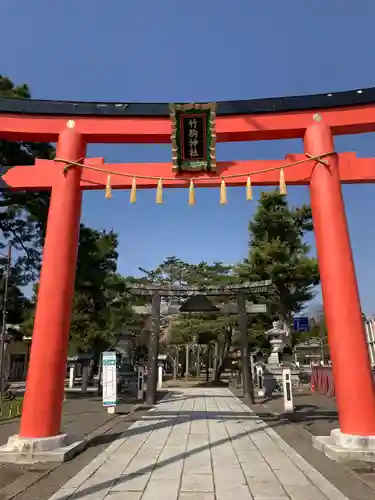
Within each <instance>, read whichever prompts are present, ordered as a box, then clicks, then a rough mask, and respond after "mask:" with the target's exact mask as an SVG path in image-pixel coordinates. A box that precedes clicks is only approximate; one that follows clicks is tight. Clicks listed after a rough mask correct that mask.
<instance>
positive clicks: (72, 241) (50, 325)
mask: <svg viewBox="0 0 375 500" xmlns="http://www.w3.org/2000/svg"><path fill="white" fill-rule="evenodd" d="M68 124H69V125H71V126H72V125H73V127H74V122H73V123H69V122H68ZM85 151H86V145H85V142H84V140H83V137H82V135H81V134H80V133H78V132H77V131H76V130H75V129H74V128H67V129H66V130H64V131H63V132H62V133H61V134H60V136H59V139H58V143H57V156H58V157H60V158H64V159H66V160H68V161H69V160H70V161H78V160H80V159H83V158H84V157H85ZM51 168H57V169H59V171H60V172H61V174H60V175H59V176H58V180H57V181H56V183H55V184H54V185H53V186H52V191H51V201H50V206H49V212H48V222H47V232H46V238H45V245H44V251H43V265H42V270H41V275H40V284H39V290H38V302H37V307H36V313H35V321H34V331H33V337H32V345H31V353H30V363H29V369H28V374H27V382H26V393H25V399H24V403H23V408H22V417H21V426H20V433H19V437H20V438H48V437H53V436H57V435H59V434H60V431H61V414H62V404H63V399H64V380H65V374H66V360H67V352H68V340H69V330H70V316H71V309H72V301H73V293H74V280H75V272H76V262H77V249H78V241H79V229H80V217H81V205H82V192H81V188H80V180H81V169H80V168H77V167H74V168H69V169H68V170H67V171H66V172H65V173H64V172H63V168H62V164H61V163H55V165H54V166H53V165H51Z"/></svg>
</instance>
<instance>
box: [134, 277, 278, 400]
mask: <svg viewBox="0 0 375 500" xmlns="http://www.w3.org/2000/svg"><path fill="white" fill-rule="evenodd" d="M271 289H272V283H271V281H270V280H264V281H257V282H253V283H247V284H242V285H238V286H222V287H220V286H207V287H183V286H180V287H176V286H161V285H132V286H129V288H128V292H129V293H131V294H132V295H140V296H150V297H151V298H152V299H151V335H150V342H149V349H148V367H147V368H148V375H147V391H146V403H147V404H149V405H154V404H155V402H156V386H157V360H158V352H159V337H160V305H161V299H162V297H181V298H182V297H183V298H187V297H194V296H197V295H198V296H199V295H201V296H202V295H203V296H205V297H207V296H215V297H234V298H235V299H236V300H237V313H238V326H239V331H240V337H241V368H242V378H243V393H244V399H245V400H246V401H249V402H253V401H254V396H253V384H252V374H251V369H250V365H249V347H248V338H247V314H248V310H247V309H248V308H247V304H246V298H247V297H249V296H257V295H261V296H263V295H265V294H267V293H269V292H270V290H271ZM215 309H216V310H217V311H219V309H218V308H215ZM224 310H227V311H228V312H231V311H230V310H229V309H228V308H227V309H224ZM250 312H251V310H250Z"/></svg>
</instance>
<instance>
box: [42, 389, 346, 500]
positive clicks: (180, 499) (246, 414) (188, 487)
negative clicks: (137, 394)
mask: <svg viewBox="0 0 375 500" xmlns="http://www.w3.org/2000/svg"><path fill="white" fill-rule="evenodd" d="M104 498H105V499H106V500H120V499H121V500H290V499H291V500H327V499H329V500H348V499H347V497H345V496H344V495H343V494H342V493H340V492H339V491H338V490H337V489H336V488H335V487H334V486H333V485H332V484H331V483H330V482H329V481H328V480H327V479H325V478H324V477H323V476H322V475H321V474H320V473H319V472H318V471H316V470H315V469H314V468H313V467H312V466H311V465H309V464H308V463H307V462H306V461H305V460H304V459H303V458H302V457H301V456H300V455H299V454H298V453H297V452H296V451H294V450H293V448H291V447H290V446H289V445H288V444H287V443H286V442H285V441H283V439H281V438H280V436H279V435H278V434H277V433H276V432H275V431H274V430H273V429H272V428H270V427H269V426H268V425H267V424H265V422H264V421H262V420H260V419H259V418H258V417H257V416H256V415H255V414H254V413H252V412H251V410H249V408H248V407H246V406H245V405H243V404H242V402H241V401H240V400H239V399H238V398H236V397H235V396H233V394H232V393H231V392H230V391H229V389H226V388H220V389H198V388H195V389H193V388H189V389H183V390H179V391H178V392H173V393H172V394H169V395H168V396H167V397H166V398H165V399H164V400H163V401H162V402H161V403H159V404H158V405H157V406H156V407H155V408H154V409H153V410H151V411H149V412H148V413H147V415H146V416H144V417H143V418H142V419H141V420H139V421H138V422H136V423H135V424H133V425H132V426H131V427H130V428H129V429H128V430H127V431H126V432H125V433H124V434H123V435H122V436H121V437H120V438H119V439H117V440H116V441H115V442H114V443H112V444H111V445H110V446H109V447H108V448H107V449H106V450H105V451H104V452H103V453H101V454H100V455H98V456H97V457H96V458H95V459H94V460H93V461H92V462H91V463H90V464H89V465H88V466H86V467H85V468H84V469H82V470H81V471H80V472H79V473H78V474H77V475H76V476H75V477H73V478H72V479H71V480H70V481H68V482H67V483H66V484H65V485H64V486H63V487H62V488H61V489H60V490H59V491H57V492H56V493H55V494H54V495H53V496H52V497H51V498H50V500H68V499H69V500H103V499H104Z"/></svg>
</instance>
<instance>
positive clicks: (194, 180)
mask: <svg viewBox="0 0 375 500" xmlns="http://www.w3.org/2000/svg"><path fill="white" fill-rule="evenodd" d="M336 154H337V153H336V152H335V151H330V152H328V153H323V154H321V155H316V156H311V155H310V154H308V153H305V156H306V158H305V159H303V160H298V161H294V162H291V163H286V164H285V165H281V166H280V167H271V168H265V169H262V170H256V171H255V172H241V173H237V174H227V175H221V176H220V179H221V184H220V204H222V205H225V204H227V202H228V200H227V192H226V183H225V181H226V180H227V179H235V178H239V177H247V182H246V199H247V200H249V201H250V200H252V199H253V192H252V183H251V176H254V175H259V174H264V173H267V172H275V171H279V172H280V180H279V189H280V194H286V179H285V172H284V170H285V169H286V168H290V167H295V166H296V165H302V164H304V163H307V162H309V161H315V162H317V163H321V164H322V165H325V166H327V165H328V161H327V160H325V158H327V157H329V156H334V155H336ZM54 161H56V162H58V163H64V168H63V172H64V174H65V173H66V172H67V171H68V169H69V168H71V167H79V168H84V169H87V170H92V171H94V172H101V173H103V174H107V183H106V198H110V197H111V194H112V193H111V191H112V189H111V188H112V186H111V176H112V175H116V176H119V177H127V178H129V177H131V178H132V179H133V180H132V188H131V193H130V203H135V202H136V180H137V179H144V180H149V181H155V183H156V203H157V204H158V205H160V204H162V203H163V182H165V181H175V180H178V177H156V176H152V175H134V174H128V173H125V172H117V171H115V170H108V169H104V168H100V167H94V166H92V165H85V164H84V163H82V161H83V158H82V159H81V158H80V159H79V160H78V161H69V160H65V159H64V158H55V159H54ZM180 180H184V181H185V182H186V183H187V184H189V205H194V204H195V184H199V181H201V184H202V186H204V181H205V180H206V179H202V177H201V176H200V177H189V178H184V179H180Z"/></svg>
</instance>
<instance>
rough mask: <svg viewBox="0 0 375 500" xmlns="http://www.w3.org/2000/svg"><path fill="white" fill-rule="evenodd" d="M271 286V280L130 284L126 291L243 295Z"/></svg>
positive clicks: (139, 292)
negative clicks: (223, 283) (224, 283)
mask: <svg viewBox="0 0 375 500" xmlns="http://www.w3.org/2000/svg"><path fill="white" fill-rule="evenodd" d="M271 288H272V281H271V280H263V281H254V282H252V283H244V284H242V285H229V286H207V287H195V286H191V287H186V286H177V287H175V286H170V285H165V286H163V285H157V284H150V285H142V284H139V285H130V286H129V287H128V289H127V291H128V292H129V293H131V294H133V295H154V294H158V295H160V296H161V297H191V296H194V295H206V296H233V295H236V294H238V293H243V294H244V295H249V294H252V295H256V294H262V293H267V292H269V291H270V290H271Z"/></svg>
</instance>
